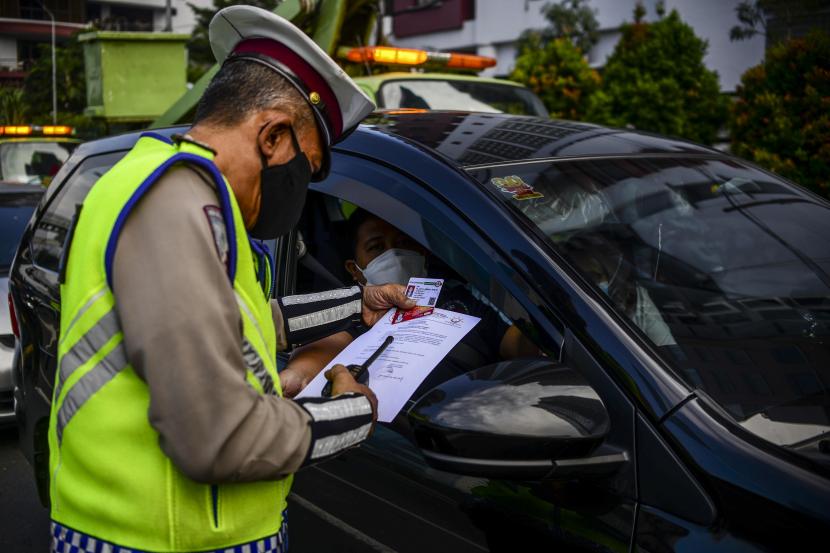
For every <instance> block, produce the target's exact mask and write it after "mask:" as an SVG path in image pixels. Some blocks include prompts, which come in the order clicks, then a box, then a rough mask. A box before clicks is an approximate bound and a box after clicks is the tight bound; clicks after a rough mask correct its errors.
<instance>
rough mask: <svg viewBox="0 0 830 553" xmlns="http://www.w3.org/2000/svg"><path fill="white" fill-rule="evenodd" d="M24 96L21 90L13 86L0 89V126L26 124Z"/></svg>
mask: <svg viewBox="0 0 830 553" xmlns="http://www.w3.org/2000/svg"><path fill="white" fill-rule="evenodd" d="M25 98H26V95H25V94H24V92H23V89H22V88H18V87H15V86H2V87H0V125H20V124H25V123H27V121H26V113H27V112H28V110H29V106H28V105H27V104H26V100H25Z"/></svg>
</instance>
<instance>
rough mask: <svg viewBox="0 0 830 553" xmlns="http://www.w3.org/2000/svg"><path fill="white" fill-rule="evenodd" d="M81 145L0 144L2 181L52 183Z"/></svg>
mask: <svg viewBox="0 0 830 553" xmlns="http://www.w3.org/2000/svg"><path fill="white" fill-rule="evenodd" d="M77 146H78V145H77V144H76V143H74V142H7V143H4V144H0V180H4V181H9V182H14V183H19V184H49V183H50V182H51V180H52V177H54V176H55V174H57V172H58V170H59V169H60V168H61V165H62V164H63V162H64V161H66V160H67V158H68V157H69V156H70V154H71V153H72V151H73V150H74V149H75V148H76V147H77Z"/></svg>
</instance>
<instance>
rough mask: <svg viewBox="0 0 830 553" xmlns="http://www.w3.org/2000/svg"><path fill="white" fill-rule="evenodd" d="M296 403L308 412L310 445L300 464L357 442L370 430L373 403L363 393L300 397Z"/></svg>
mask: <svg viewBox="0 0 830 553" xmlns="http://www.w3.org/2000/svg"><path fill="white" fill-rule="evenodd" d="M297 404H298V405H299V406H300V407H302V408H303V409H305V411H306V412H307V413H308V414H309V415H310V416H311V445H310V446H309V448H308V454H307V455H306V458H305V461H303V466H305V465H311V464H315V463H319V462H320V461H325V460H326V459H330V458H332V457H334V456H335V455H338V454H339V453H342V452H343V451H345V450H347V449H349V448H351V447H354V446H356V445H358V444H360V443H361V442H363V441H364V440H365V439H366V438H367V437H368V436H369V432H370V431H371V430H372V404H371V403H370V402H369V398H367V397H366V396H364V395H363V394H356V393H348V394H341V395H339V396H337V397H333V398H323V397H308V398H301V399H298V400H297Z"/></svg>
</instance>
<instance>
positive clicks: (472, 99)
mask: <svg viewBox="0 0 830 553" xmlns="http://www.w3.org/2000/svg"><path fill="white" fill-rule="evenodd" d="M378 96H379V99H380V104H381V105H380V107H383V108H389V109H394V108H416V109H430V110H435V109H447V110H462V111H480V112H485V113H512V114H515V115H537V116H540V117H547V116H548V114H547V111H546V110H545V107H544V105H543V104H542V101H541V100H539V98H538V97H536V96H535V95H534V94H533V93H532V92H531V91H529V90H527V89H525V88H522V87H519V86H513V85H509V84H497V83H490V82H483V81H482V82H478V81H462V80H458V81H456V80H439V79H410V80H405V79H401V80H393V81H387V82H385V83H383V85H381V87H380V90H379V92H378Z"/></svg>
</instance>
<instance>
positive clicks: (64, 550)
mask: <svg viewBox="0 0 830 553" xmlns="http://www.w3.org/2000/svg"><path fill="white" fill-rule="evenodd" d="M286 520H287V517H286V513H283V514H282V521H283V522H282V526H281V527H280V531H279V533H278V534H277V535H275V536H269V537H267V538H263V539H261V540H256V541H252V542H249V543H243V544H242V545H235V546H233V547H225V548H223V549H212V550H210V551H205V552H204V553H286V552H287V551H288V526H287V524H286ZM50 551H51V552H52V553H150V552H148V551H142V550H140V549H131V548H129V547H121V546H119V545H115V544H113V543H110V542H107V541H104V540H100V539H98V538H93V537H92V536H87V535H86V534H83V533H81V532H78V531H76V530H72V529H71V528H67V527H66V526H63V525H61V524H58V523H57V522H52V546H51V549H50Z"/></svg>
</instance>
